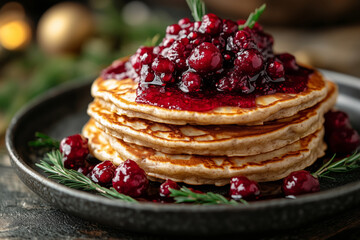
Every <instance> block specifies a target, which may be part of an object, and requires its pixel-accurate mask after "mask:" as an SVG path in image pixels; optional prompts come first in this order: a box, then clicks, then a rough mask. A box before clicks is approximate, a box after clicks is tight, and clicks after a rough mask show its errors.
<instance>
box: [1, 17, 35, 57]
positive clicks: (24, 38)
mask: <svg viewBox="0 0 360 240" xmlns="http://www.w3.org/2000/svg"><path fill="white" fill-rule="evenodd" d="M30 39H31V30H30V26H29V24H28V23H27V22H25V21H23V20H15V21H10V22H7V23H4V24H3V25H1V26H0V44H1V45H2V46H3V47H4V48H6V49H8V50H17V49H21V48H23V47H25V46H26V45H27V44H28V43H29V42H30Z"/></svg>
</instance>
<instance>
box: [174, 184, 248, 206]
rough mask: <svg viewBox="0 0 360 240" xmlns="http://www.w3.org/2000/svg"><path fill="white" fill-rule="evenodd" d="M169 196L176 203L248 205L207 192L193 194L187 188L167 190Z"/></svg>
mask: <svg viewBox="0 0 360 240" xmlns="http://www.w3.org/2000/svg"><path fill="white" fill-rule="evenodd" d="M169 190H170V192H171V194H170V196H171V197H173V198H174V200H175V202H176V203H196V204H206V205H211V204H230V205H237V204H239V203H242V204H245V205H247V204H248V203H247V202H246V201H245V200H243V199H241V200H240V202H237V201H235V200H227V199H226V198H225V197H224V196H223V195H220V194H217V193H213V192H208V193H194V192H193V191H191V190H190V189H189V188H187V187H182V188H181V189H180V190H176V189H169Z"/></svg>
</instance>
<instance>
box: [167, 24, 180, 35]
mask: <svg viewBox="0 0 360 240" xmlns="http://www.w3.org/2000/svg"><path fill="white" fill-rule="evenodd" d="M180 30H181V27H180V26H179V24H173V25H170V26H168V27H167V28H166V34H170V35H177V34H178V33H179V32H180Z"/></svg>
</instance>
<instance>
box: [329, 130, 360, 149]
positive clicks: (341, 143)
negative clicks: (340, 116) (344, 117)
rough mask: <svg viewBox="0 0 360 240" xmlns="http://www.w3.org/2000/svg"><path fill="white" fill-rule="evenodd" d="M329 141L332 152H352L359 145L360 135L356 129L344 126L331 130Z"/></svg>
mask: <svg viewBox="0 0 360 240" xmlns="http://www.w3.org/2000/svg"><path fill="white" fill-rule="evenodd" d="M327 142H328V144H329V150H330V151H331V152H333V153H340V154H351V153H352V152H354V151H355V150H356V149H357V148H358V147H359V145H360V137H359V134H358V132H357V131H356V130H355V129H353V128H351V127H342V128H339V129H335V130H333V131H331V132H330V134H329V137H328V139H327Z"/></svg>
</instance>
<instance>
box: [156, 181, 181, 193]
mask: <svg viewBox="0 0 360 240" xmlns="http://www.w3.org/2000/svg"><path fill="white" fill-rule="evenodd" d="M170 189H177V190H179V189H180V187H179V185H178V184H177V183H176V182H174V181H173V180H171V179H167V180H166V181H165V182H163V183H162V184H161V185H160V196H161V197H169V196H170V193H171V192H170Z"/></svg>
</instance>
